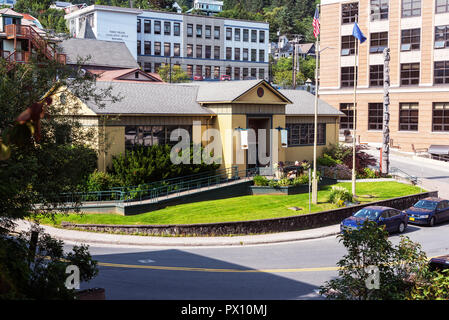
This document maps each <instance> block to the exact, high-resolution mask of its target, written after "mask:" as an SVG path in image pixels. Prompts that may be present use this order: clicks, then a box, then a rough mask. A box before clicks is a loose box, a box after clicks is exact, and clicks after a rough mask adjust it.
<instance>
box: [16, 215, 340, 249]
mask: <svg viewBox="0 0 449 320" xmlns="http://www.w3.org/2000/svg"><path fill="white" fill-rule="evenodd" d="M29 227H30V223H29V222H25V221H20V222H18V226H17V228H16V230H20V231H25V230H28V229H29ZM40 227H41V228H43V229H44V231H45V232H46V233H48V234H50V235H51V236H53V237H54V238H56V239H59V240H63V241H69V242H75V243H85V244H107V245H121V246H151V247H216V246H244V245H260V244H273V243H285V242H294V241H303V240H313V239H320V238H326V237H330V236H335V235H337V234H338V233H339V232H340V228H339V225H338V224H337V225H332V226H328V227H322V228H317V229H308V230H301V231H289V232H282V233H272V234H263V235H250V236H234V237H154V236H134V235H117V234H110V233H97V232H88V231H78V230H65V229H58V228H55V227H50V226H46V225H41V226H40Z"/></svg>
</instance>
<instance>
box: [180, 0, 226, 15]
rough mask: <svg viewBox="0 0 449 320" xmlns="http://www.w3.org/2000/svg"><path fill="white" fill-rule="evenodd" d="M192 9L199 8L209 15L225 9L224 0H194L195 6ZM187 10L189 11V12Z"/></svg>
mask: <svg viewBox="0 0 449 320" xmlns="http://www.w3.org/2000/svg"><path fill="white" fill-rule="evenodd" d="M191 10H199V11H201V12H204V13H205V14H207V15H208V16H212V15H214V14H217V13H219V12H221V11H222V10H223V1H217V0H194V1H193V8H192V9H190V10H189V11H191ZM189 11H187V12H189Z"/></svg>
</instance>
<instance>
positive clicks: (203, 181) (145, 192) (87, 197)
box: [61, 167, 259, 203]
mask: <svg viewBox="0 0 449 320" xmlns="http://www.w3.org/2000/svg"><path fill="white" fill-rule="evenodd" d="M228 169H230V168H228ZM231 169H233V170H234V171H232V174H231V175H230V174H229V172H224V173H222V174H218V175H212V176H207V177H202V178H197V179H191V180H187V181H180V182H177V183H171V184H167V185H162V186H158V187H152V188H146V189H142V188H138V189H137V188H136V189H133V190H127V191H120V190H109V191H98V192H96V191H93V192H86V193H72V194H67V193H66V194H62V195H61V196H62V197H63V198H65V200H66V201H63V202H71V203H74V202H75V201H74V200H75V199H76V200H78V201H80V202H105V201H106V202H111V201H112V202H120V203H123V202H134V201H143V200H150V201H156V202H157V201H159V200H158V198H163V197H165V198H167V197H169V196H170V195H172V194H176V193H177V194H178V195H179V194H180V193H181V192H184V191H191V190H196V189H201V188H207V187H210V186H213V185H217V184H222V183H227V182H231V181H236V180H239V179H241V177H251V176H253V175H255V174H257V173H258V172H259V171H258V169H259V168H251V169H245V170H240V171H239V170H238V169H237V167H232V168H231Z"/></svg>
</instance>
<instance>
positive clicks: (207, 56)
mask: <svg viewBox="0 0 449 320" xmlns="http://www.w3.org/2000/svg"><path fill="white" fill-rule="evenodd" d="M211 56H212V47H211V46H206V59H210V58H211Z"/></svg>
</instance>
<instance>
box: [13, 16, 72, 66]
mask: <svg viewBox="0 0 449 320" xmlns="http://www.w3.org/2000/svg"><path fill="white" fill-rule="evenodd" d="M5 33H6V37H7V38H8V39H14V38H25V39H29V40H30V41H31V44H32V45H33V46H34V47H36V48H37V50H38V51H41V52H42V53H43V54H44V55H45V56H46V57H47V59H50V60H55V61H57V62H59V63H63V64H65V63H66V61H67V58H66V55H65V54H62V53H58V52H57V51H56V49H55V48H53V47H52V46H51V45H50V44H49V43H48V41H47V40H45V39H44V38H43V37H42V36H41V35H40V34H39V33H37V32H36V30H34V29H33V28H32V27H31V26H22V25H15V24H10V25H7V26H6V27H5Z"/></svg>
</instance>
